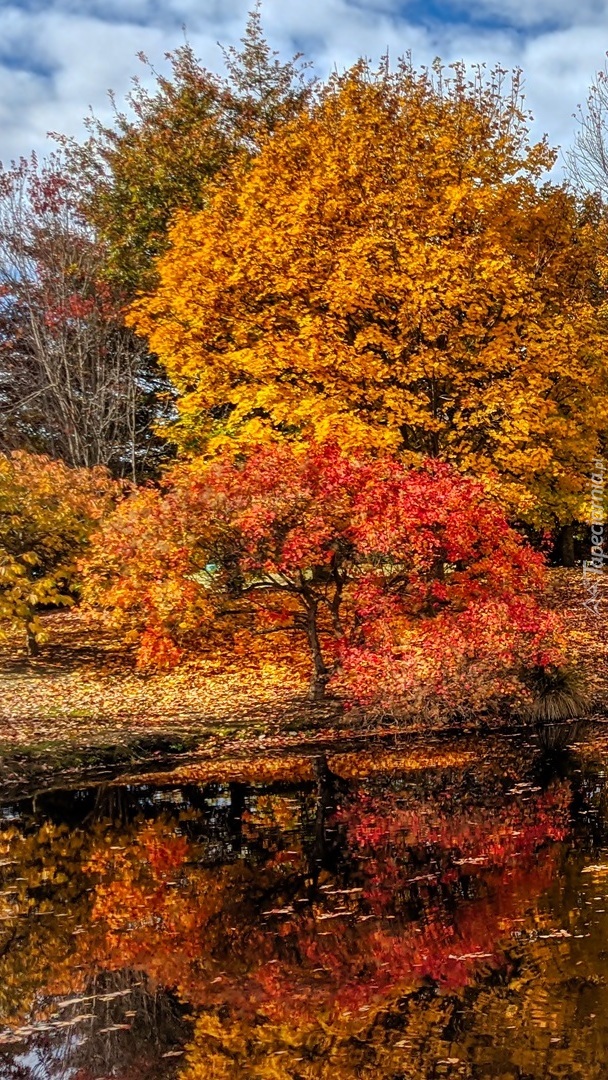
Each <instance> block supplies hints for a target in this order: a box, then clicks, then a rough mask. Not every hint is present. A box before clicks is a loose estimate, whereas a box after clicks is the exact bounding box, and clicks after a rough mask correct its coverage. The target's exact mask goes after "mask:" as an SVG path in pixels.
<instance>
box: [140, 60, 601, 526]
mask: <svg viewBox="0 0 608 1080" xmlns="http://www.w3.org/2000/svg"><path fill="white" fill-rule="evenodd" d="M520 91H521V84H520V77H519V75H518V74H516V75H515V76H514V77H513V79H512V81H511V82H509V81H508V79H507V78H506V77H505V73H504V72H502V71H497V72H495V73H494V74H493V75H492V76H491V77H490V78H489V79H488V80H486V79H485V76H484V75H483V74H482V73H475V74H474V75H473V77H472V79H471V80H470V81H469V79H468V77H467V75H466V72H465V70H464V68H463V67H462V66H460V65H456V66H455V67H454V68H453V70H452V72H451V74H450V75H449V76H448V75H446V73H445V71H444V70H443V69H442V68H441V67H440V66H436V67H435V68H434V70H433V71H432V72H429V71H425V70H423V71H422V72H417V71H415V70H414V69H413V68H412V67H411V65H410V64H409V63H408V62H406V61H403V62H401V63H400V64H399V66H398V68H397V70H396V71H395V72H392V73H391V72H390V71H389V70H388V69H387V67H383V68H382V69H381V70H380V71H379V72H377V73H374V72H373V71H371V70H370V68H369V67H368V65H367V64H365V63H363V62H360V63H359V64H358V65H356V66H355V67H354V68H353V69H351V70H350V71H348V72H347V73H346V74H344V75H334V76H333V77H332V78H330V80H329V81H328V83H327V85H325V86H324V87H323V88H321V89H320V90H319V91H318V93H317V94H316V95H315V97H314V99H313V100H312V101H311V102H310V104H309V106H308V107H307V108H306V109H305V110H303V111H301V112H300V113H299V114H298V116H297V117H296V118H294V119H293V120H292V121H291V122H289V123H287V124H285V125H282V126H281V127H280V128H279V129H278V130H277V131H276V132H275V135H274V137H273V138H272V139H271V140H268V141H267V142H266V143H264V145H263V146H262V149H261V152H260V153H259V155H258V156H257V157H256V158H255V160H254V161H253V162H252V163H249V162H248V163H246V164H245V163H239V162H237V163H236V164H235V167H234V169H233V171H232V174H231V175H230V177H226V176H224V177H223V178H222V182H221V184H219V185H216V187H215V190H214V194H213V198H212V199H210V202H209V206H208V207H206V208H204V209H202V210H200V211H199V212H198V213H196V214H183V215H181V216H180V217H178V219H177V220H176V223H175V226H174V228H173V229H172V232H171V247H170V249H169V251H168V252H167V253H166V254H165V255H164V256H163V257H162V258H161V259H160V261H159V263H158V275H159V285H158V288H157V289H156V290H155V291H153V292H152V293H151V294H150V295H148V296H145V297H143V298H142V299H141V300H140V301H139V302H138V303H137V304H136V305H135V307H134V310H133V313H132V317H131V322H132V325H133V326H135V327H136V329H137V331H138V332H139V333H141V334H145V335H147V337H148V340H149V342H150V347H151V348H152V349H153V350H154V351H155V352H156V353H157V354H158V356H159V358H160V360H161V362H162V364H163V365H164V366H165V367H166V370H167V372H168V374H169V376H170V378H171V379H172V381H173V382H174V384H175V386H176V387H177V389H178V391H179V394H180V396H181V400H180V404H179V407H180V422H179V426H178V427H177V428H176V429H175V431H174V435H175V438H176V439H178V441H179V443H180V445H181V446H182V447H185V448H197V447H199V448H200V447H201V445H205V444H206V441H207V440H208V439H209V438H210V437H216V438H217V439H219V440H220V441H221V440H222V439H230V440H232V439H238V440H244V441H253V440H258V441H262V442H265V441H267V440H269V439H272V438H277V437H290V436H291V437H302V436H304V435H305V436H307V437H309V436H313V437H315V438H317V439H323V438H325V437H326V436H327V434H328V433H329V432H333V433H334V434H335V436H336V437H337V438H339V439H340V440H341V443H342V445H344V446H345V447H346V446H361V445H363V446H374V447H378V448H387V447H388V448H391V449H392V450H394V451H396V452H398V453H399V454H401V455H402V456H403V458H404V460H406V461H416V460H420V459H421V458H422V457H424V456H432V457H439V458H443V459H445V460H447V461H449V462H451V463H454V464H455V465H456V466H457V467H458V468H459V469H460V470H462V471H464V472H465V473H468V474H472V475H474V476H475V477H477V478H483V479H484V480H485V482H486V483H487V484H488V485H490V486H491V487H492V489H493V490H495V491H497V492H499V493H500V497H501V498H502V499H503V500H504V502H505V505H506V506H507V507H508V510H509V513H510V514H511V515H512V516H513V517H516V518H518V519H520V520H525V521H527V522H529V523H531V524H533V525H535V526H541V525H542V526H545V527H547V526H548V527H553V526H555V525H557V524H564V523H568V522H571V521H574V520H576V519H577V518H579V517H580V516H581V514H582V507H583V503H584V496H585V492H586V489H587V487H588V482H587V479H586V477H587V474H588V472H589V468H590V463H591V462H592V461H593V458H594V454H595V453H596V451H597V450H598V447H599V446H600V444H601V442H602V440H603V437H604V433H605V429H606V409H607V405H606V403H607V401H608V396H607V394H606V389H607V382H606V365H605V359H604V350H603V346H602V339H601V334H600V329H601V327H600V317H599V314H598V306H599V301H600V299H601V296H602V285H601V282H600V280H599V277H598V272H597V267H596V259H595V228H594V224H593V223H592V222H589V221H588V220H587V219H585V218H584V216H583V217H581V215H580V213H579V208H578V206H577V203H576V201H575V199H574V197H573V196H572V195H571V194H569V193H568V191H567V190H566V189H564V188H562V187H560V186H556V185H552V184H550V183H545V182H543V174H546V171H547V170H548V169H550V168H551V166H552V165H553V162H554V160H555V155H554V153H553V151H552V150H550V149H549V148H548V146H547V145H546V144H545V143H544V142H541V143H539V144H536V145H531V144H530V142H529V138H528V130H527V116H526V114H525V113H524V112H523V111H522V98H521V92H520Z"/></svg>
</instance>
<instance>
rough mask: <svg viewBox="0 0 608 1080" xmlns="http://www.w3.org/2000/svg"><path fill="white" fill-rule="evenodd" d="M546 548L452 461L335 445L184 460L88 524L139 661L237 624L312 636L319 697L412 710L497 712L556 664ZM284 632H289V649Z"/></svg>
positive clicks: (171, 654)
mask: <svg viewBox="0 0 608 1080" xmlns="http://www.w3.org/2000/svg"><path fill="white" fill-rule="evenodd" d="M541 584H542V560H541V559H540V557H539V556H537V555H536V554H534V553H533V552H532V551H531V550H530V549H529V548H527V547H526V546H525V545H524V543H523V542H522V541H521V539H520V537H519V536H518V535H517V534H516V533H515V532H514V531H513V530H512V529H510V528H509V526H508V525H507V522H506V520H505V518H504V516H503V514H502V512H501V510H500V509H499V508H498V507H497V506H496V505H495V504H494V503H492V502H491V501H490V500H489V499H488V498H487V496H486V494H485V492H484V490H483V488H482V487H481V486H480V485H479V484H475V483H473V482H471V481H469V480H467V479H466V478H464V477H462V476H461V475H459V474H458V473H456V472H455V471H454V470H453V469H452V468H451V467H450V466H448V465H445V464H440V463H432V462H429V463H427V464H426V465H425V466H424V467H422V468H418V469H414V468H412V469H408V468H407V467H406V466H404V465H403V463H402V462H400V461H398V460H397V459H395V458H394V457H390V456H386V455H385V456H381V457H378V458H373V457H370V456H366V455H358V456H353V455H349V456H347V455H346V454H344V453H342V452H341V451H340V450H338V448H337V447H336V446H335V445H333V444H324V445H319V446H312V447H311V448H309V449H307V450H304V449H302V448H301V447H300V448H298V447H295V448H294V447H293V446H292V445H290V444H282V445H274V446H269V447H259V448H257V449H256V450H254V451H252V452H251V453H250V454H249V455H248V456H244V455H240V456H237V457H236V458H235V457H234V455H233V454H232V453H230V452H227V453H225V454H224V455H223V456H221V457H220V458H219V459H218V460H217V461H205V460H197V461H194V462H191V463H189V464H183V465H179V466H177V467H176V468H175V469H174V471H173V473H172V474H171V475H170V476H169V477H167V479H166V483H165V485H164V490H162V491H161V490H154V489H144V490H142V491H140V492H139V493H137V494H136V495H135V496H134V497H131V498H128V499H126V500H125V501H124V502H123V503H122V505H121V506H120V507H119V508H118V510H117V512H116V514H115V515H114V516H112V517H111V518H109V519H108V520H107V521H106V522H105V524H104V525H103V527H102V530H101V531H100V533H99V535H98V536H97V537H96V539H95V541H94V543H93V547H92V551H91V556H90V558H89V561H88V568H87V570H86V585H85V595H86V596H87V598H88V600H89V601H90V602H92V603H95V604H97V605H101V606H102V607H104V608H106V609H107V610H109V612H110V614H111V616H112V617H113V618H114V619H115V620H118V621H119V622H121V621H122V622H123V623H126V625H127V628H128V629H129V632H130V635H131V636H133V637H135V639H138V640H139V642H140V660H141V661H142V662H144V663H150V662H151V663H152V664H159V663H172V662H175V661H177V660H178V659H179V656H180V653H181V650H183V649H184V648H188V647H196V646H197V645H199V644H200V642H201V639H204V638H205V637H207V638H213V636H214V635H215V634H217V633H218V632H221V631H219V630H218V627H222V626H223V627H225V630H224V633H225V634H228V633H234V632H235V631H239V630H242V631H244V632H248V633H250V634H251V633H253V634H258V635H259V634H261V635H264V636H265V635H268V634H279V635H281V637H279V638H278V639H277V642H276V645H275V648H283V649H284V650H285V651H286V652H287V653H289V651H290V650H291V649H292V648H294V645H293V642H294V635H295V640H296V641H297V639H298V638H302V639H303V640H305V641H306V642H307V645H308V649H309V653H310V657H311V660H312V665H313V678H312V685H311V689H312V694H313V696H315V697H319V696H322V695H323V691H324V688H325V686H326V684H327V682H328V681H329V680H330V678H332V677H333V685H335V687H336V688H338V687H339V688H340V690H341V691H342V692H343V693H344V694H345V696H346V697H347V698H350V699H351V700H357V701H360V702H362V703H364V704H366V705H368V706H374V707H378V708H380V709H381V710H382V709H384V710H390V711H394V712H397V713H406V714H407V715H410V714H412V713H414V712H416V710H417V709H419V710H423V711H424V709H429V708H435V709H436V708H439V711H440V712H441V713H445V712H448V713H449V712H451V711H453V710H454V709H455V708H456V706H457V705H458V704H460V707H461V708H465V707H466V703H468V706H469V707H479V706H481V707H486V708H487V707H489V706H490V704H491V702H492V701H494V702H497V701H499V700H504V699H505V698H507V697H509V695H513V694H515V695H517V692H518V688H519V691H521V689H522V687H521V684H520V682H519V674H520V672H521V670H522V669H524V668H525V667H526V666H530V665H533V664H538V665H541V666H543V667H544V666H546V665H548V664H551V663H553V662H555V659H556V656H557V652H556V650H555V643H554V642H553V630H554V627H553V621H552V619H551V618H550V617H549V616H548V615H547V613H545V612H543V611H542V608H541V607H540V606H539V602H538V591H539V589H540V586H541ZM290 642H291V644H290Z"/></svg>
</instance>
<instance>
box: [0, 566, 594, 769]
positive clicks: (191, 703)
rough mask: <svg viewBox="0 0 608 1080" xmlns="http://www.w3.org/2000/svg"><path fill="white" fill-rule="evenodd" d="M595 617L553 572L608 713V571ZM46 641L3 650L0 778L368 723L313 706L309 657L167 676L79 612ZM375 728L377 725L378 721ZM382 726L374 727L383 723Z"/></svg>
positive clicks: (572, 578) (557, 596) (202, 659)
mask: <svg viewBox="0 0 608 1080" xmlns="http://www.w3.org/2000/svg"><path fill="white" fill-rule="evenodd" d="M601 590H602V601H601V603H600V615H599V616H598V615H596V614H595V613H594V612H593V611H591V610H590V609H589V608H588V607H585V600H586V592H585V587H584V581H583V575H582V572H581V571H580V570H578V569H577V570H561V569H560V570H555V571H553V572H552V574H551V582H550V602H551V605H552V606H553V607H555V608H556V609H558V610H559V611H561V612H562V613H563V616H564V620H565V625H566V633H567V638H568V647H569V651H570V653H571V658H572V661H573V663H574V664H575V665H577V666H578V667H579V668H580V669H581V670H582V671H583V673H584V676H585V680H586V682H587V685H588V688H589V692H590V697H591V700H592V714H593V715H594V716H596V717H597V718H598V719H600V720H601V719H602V717H604V716H606V717H608V663H607V660H608V632H607V630H606V625H605V620H604V618H603V615H602V613H603V611H606V612H607V613H608V577H604V579H602V581H601ZM45 624H46V629H47V634H48V643H47V644H46V645H44V646H43V647H42V650H41V653H40V656H38V657H35V658H28V657H27V655H26V652H25V649H24V647H23V643H22V642H21V641H19V640H18V639H17V638H13V639H10V640H7V641H4V642H3V643H2V645H1V647H0V779H3V780H7V779H10V777H11V776H14V775H15V774H19V773H20V772H22V770H23V768H25V767H27V768H28V769H30V770H32V769H33V770H34V771H41V772H46V771H48V770H52V771H57V770H61V769H64V770H65V769H68V770H69V769H83V768H89V769H95V768H102V769H103V768H105V767H109V766H114V767H115V766H120V765H124V766H126V767H127V766H130V765H136V764H140V763H142V764H143V763H145V762H153V761H154V760H157V759H158V760H163V761H164V760H168V759H173V758H175V757H179V756H180V755H183V754H188V753H192V752H201V751H202V752H204V753H205V755H206V756H207V757H209V758H211V757H213V756H214V755H215V754H217V753H219V752H220V751H222V752H223V751H225V750H226V749H227V748H230V750H231V751H232V752H236V751H238V750H239V749H241V750H242V751H250V750H251V749H252V748H255V747H256V746H257V747H259V748H262V747H263V748H264V749H265V750H271V749H274V750H277V749H281V748H285V749H297V748H300V747H302V746H305V745H307V744H310V745H312V746H314V745H331V743H332V742H334V741H337V740H345V739H353V738H355V739H356V738H357V737H360V736H361V735H363V734H365V733H366V732H367V731H368V730H369V724H368V723H367V722H366V719H365V717H362V716H361V715H358V714H356V713H344V712H343V711H342V710H341V708H340V707H339V705H338V704H337V703H335V702H334V703H332V702H328V703H327V704H323V705H317V706H311V704H310V703H309V702H308V700H307V676H308V673H307V670H306V665H305V663H301V664H297V663H296V664H295V665H294V664H293V663H289V664H287V663H286V662H283V663H281V662H279V661H278V660H277V661H276V662H275V661H273V662H271V663H269V662H266V663H264V664H263V665H261V666H260V665H259V664H257V665H256V664H255V663H254V662H253V661H252V660H248V658H246V657H239V658H238V662H236V661H235V663H234V664H232V665H230V664H228V665H227V664H226V663H225V662H222V660H219V659H218V658H217V657H214V656H210V655H201V656H199V657H197V658H194V659H190V660H188V661H187V662H186V663H184V664H183V665H182V666H181V667H179V668H178V669H177V670H175V671H173V672H169V673H158V674H153V675H144V674H141V673H138V672H137V671H136V670H135V665H134V658H133V655H132V653H131V651H130V650H129V648H128V647H126V646H124V645H123V644H122V643H121V642H120V641H119V640H118V639H117V638H116V637H114V636H112V634H110V633H109V632H108V631H107V630H106V629H104V628H103V627H102V626H101V625H96V624H91V623H85V622H84V621H83V618H82V616H81V614H80V613H79V612H78V611H77V610H75V611H72V612H64V613H53V614H49V615H47V616H46V617H45ZM375 727H376V729H377V725H375ZM390 727H391V725H390V724H389V725H387V724H386V723H383V724H381V725H380V728H381V729H382V730H384V731H386V730H387V729H388V730H390Z"/></svg>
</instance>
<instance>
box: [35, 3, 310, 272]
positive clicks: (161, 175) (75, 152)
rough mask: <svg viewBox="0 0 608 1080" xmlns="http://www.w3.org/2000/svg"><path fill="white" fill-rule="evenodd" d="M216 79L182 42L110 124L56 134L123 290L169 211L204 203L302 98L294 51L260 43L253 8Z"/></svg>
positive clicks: (160, 247) (154, 246)
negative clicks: (283, 55)
mask: <svg viewBox="0 0 608 1080" xmlns="http://www.w3.org/2000/svg"><path fill="white" fill-rule="evenodd" d="M223 53H224V60H225V64H226V69H227V73H226V76H225V77H220V76H218V75H214V74H211V73H210V72H208V71H206V70H205V68H203V67H202V66H201V63H200V61H199V60H197V58H196V56H195V54H194V52H193V50H192V48H191V47H190V45H188V44H186V45H183V46H181V47H180V48H178V49H176V50H175V51H174V52H171V53H168V54H167V56H166V59H167V60H168V61H169V66H170V71H169V74H168V75H160V74H158V73H157V72H155V71H154V69H153V68H151V67H150V65H149V64H148V61H147V58H146V57H145V56H144V55H143V54H140V59H141V60H142V62H143V63H144V64H146V65H147V66H148V68H149V70H150V71H151V73H152V75H153V76H154V78H155V87H154V88H153V90H151V91H149V90H147V89H146V88H145V86H144V85H143V83H142V82H141V81H140V80H139V79H137V78H136V79H134V88H133V90H132V92H131V94H130V95H129V96H128V98H127V101H126V106H127V107H126V111H122V110H121V109H119V108H118V107H117V106H116V104H115V102H114V99H113V103H114V106H115V109H114V121H113V124H111V125H106V124H103V123H102V122H101V121H100V120H98V119H97V118H95V117H90V118H89V120H88V131H89V136H88V139H87V140H86V141H85V142H84V143H83V144H80V143H78V142H77V141H76V140H73V139H67V138H65V137H61V136H56V137H57V138H58V139H59V142H60V143H61V144H62V145H63V146H64V148H65V149H66V151H67V155H68V159H69V161H70V165H71V170H72V172H73V174H74V176H75V177H77V178H78V183H79V185H80V189H81V192H82V196H83V197H82V209H83V212H84V214H85V216H86V218H87V220H88V221H89V222H90V223H91V224H92V225H93V226H94V227H95V229H96V231H97V233H98V234H99V236H101V237H102V238H103V240H104V241H106V242H107V244H108V250H109V255H108V270H109V273H110V274H111V276H112V278H113V279H114V280H115V281H118V282H119V284H120V286H121V288H125V289H126V290H127V292H131V293H132V292H133V291H137V290H138V289H140V288H142V287H146V286H149V285H150V284H152V283H153V282H154V280H155V270H154V266H153V260H154V258H155V257H156V256H157V255H158V254H159V253H160V252H163V251H164V250H165V249H166V247H167V243H168V238H167V237H168V231H169V226H170V223H171V219H172V217H173V215H174V214H175V212H176V211H177V210H197V209H200V208H201V207H203V206H205V205H206V202H207V198H208V194H207V192H208V186H209V181H210V180H211V179H212V178H213V177H215V176H216V175H217V174H218V173H220V172H221V171H222V170H223V169H224V168H225V167H226V165H227V164H228V163H229V162H230V160H231V159H233V158H234V157H235V156H237V157H238V156H240V155H244V156H245V158H249V157H250V156H251V155H252V154H255V153H256V152H257V151H258V149H259V147H260V144H261V143H262V142H263V140H264V138H265V137H266V136H267V135H268V134H269V133H271V132H272V131H273V130H274V129H275V128H276V127H277V125H278V124H280V123H281V122H282V121H284V120H285V119H287V118H288V117H290V116H292V115H293V114H294V113H296V112H297V111H298V110H299V109H300V107H301V106H302V105H303V103H304V102H305V101H306V100H307V97H308V94H309V83H308V80H307V77H306V69H307V67H308V65H307V64H301V63H300V54H298V55H296V56H295V57H294V58H293V59H292V60H291V61H288V62H286V63H282V62H281V61H280V60H279V59H278V54H277V53H276V52H274V51H273V50H271V49H270V47H269V45H268V42H267V41H266V39H265V37H264V34H263V30H262V25H261V17H260V5H259V3H256V5H255V7H254V9H253V10H252V12H251V13H250V15H249V19H248V22H247V26H246V29H245V34H244V37H243V39H242V48H241V49H237V48H234V47H232V48H229V49H225V50H223Z"/></svg>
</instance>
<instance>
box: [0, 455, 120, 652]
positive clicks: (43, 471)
mask: <svg viewBox="0 0 608 1080" xmlns="http://www.w3.org/2000/svg"><path fill="white" fill-rule="evenodd" d="M113 490H114V485H113V483H112V481H111V480H110V478H109V476H108V474H107V473H106V471H105V470H104V469H101V468H98V469H71V468H69V467H68V466H67V465H64V464H63V462H58V461H51V460H50V459H49V458H47V457H42V456H36V455H31V454H26V453H14V454H8V455H5V454H2V455H0V631H1V630H2V629H3V624H4V627H11V626H14V625H19V626H21V627H22V628H23V630H24V631H26V633H27V638H28V642H29V644H30V647H31V648H34V647H35V645H36V643H37V642H38V641H40V640H41V638H42V634H43V631H42V626H41V623H40V620H39V618H38V609H39V607H40V606H41V605H53V606H56V605H70V604H72V603H73V602H74V595H75V594H74V589H75V587H76V583H77V561H78V558H79V556H80V555H81V554H82V552H83V550H84V548H85V545H86V542H87V540H88V537H89V535H90V533H91V532H92V530H93V529H94V528H95V527H96V526H97V525H98V523H99V519H100V518H101V516H102V514H103V512H104V510H107V509H109V506H110V504H111V500H112V494H113Z"/></svg>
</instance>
